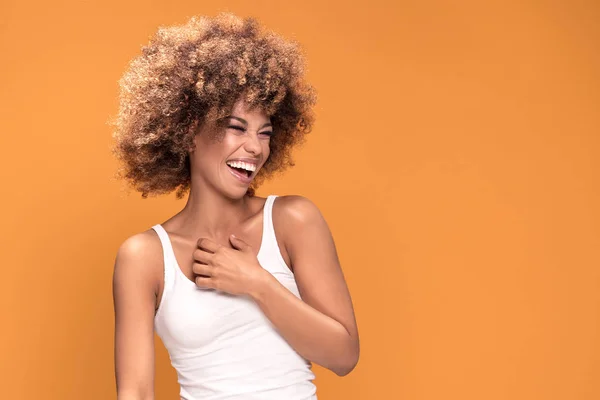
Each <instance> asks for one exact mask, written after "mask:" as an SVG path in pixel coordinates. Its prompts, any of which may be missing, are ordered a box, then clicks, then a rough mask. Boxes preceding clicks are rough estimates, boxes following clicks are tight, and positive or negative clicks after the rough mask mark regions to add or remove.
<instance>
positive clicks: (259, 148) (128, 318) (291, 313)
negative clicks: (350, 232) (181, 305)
mask: <svg viewBox="0 0 600 400" xmlns="http://www.w3.org/2000/svg"><path fill="white" fill-rule="evenodd" d="M230 115H232V116H236V117H239V118H240V119H239V120H238V119H227V120H226V121H224V122H225V124H224V125H221V126H216V125H215V126H201V127H199V128H198V133H197V134H196V137H195V138H194V149H192V150H191V151H190V156H191V157H190V161H191V180H192V183H191V191H190V195H189V197H188V201H187V203H186V205H185V207H184V208H183V209H182V210H181V211H180V212H179V213H177V214H176V215H174V216H173V217H171V218H170V219H168V220H167V221H165V222H164V223H162V226H163V227H164V228H165V230H166V231H167V232H168V234H169V237H170V239H171V243H172V246H173V251H174V253H175V256H176V258H177V261H178V264H179V266H180V268H181V269H182V272H183V273H184V275H186V276H187V278H188V279H190V280H191V281H194V282H195V283H196V284H197V285H198V286H200V287H204V288H213V289H216V290H221V291H224V292H227V293H230V294H233V295H238V296H248V297H250V298H252V299H253V300H254V301H256V303H257V304H258V305H259V306H260V308H261V310H262V311H263V313H264V314H265V316H266V317H267V318H269V320H270V321H271V322H272V323H273V325H275V327H276V328H277V329H278V331H279V332H280V334H281V335H282V336H283V337H284V339H285V340H286V341H287V342H288V343H289V344H290V346H291V347H292V348H294V350H295V351H296V352H298V353H299V354H300V355H302V356H303V357H304V358H306V359H308V360H310V361H312V362H315V363H317V364H319V365H321V366H323V367H325V368H328V369H330V370H331V371H333V372H334V373H336V374H337V375H339V376H343V375H346V374H348V373H349V372H350V371H352V370H353V369H354V367H355V366H356V364H357V362H358V358H359V338H358V330H357V325H356V320H355V316H354V310H353V307H352V301H351V298H350V293H349V291H348V288H347V285H346V282H345V280H344V276H343V273H342V270H341V267H340V263H339V259H338V256H337V252H336V249H335V244H334V241H333V238H332V235H331V232H330V230H329V227H328V225H327V223H326V221H325V219H324V218H323V216H322V214H321V213H320V212H319V209H318V208H317V207H316V206H315V205H314V204H313V203H312V202H311V201H310V200H308V199H307V198H305V197H302V196H294V195H292V196H280V197H278V198H277V199H276V200H275V202H274V204H273V224H274V229H275V234H276V237H277V242H278V245H279V250H280V252H281V255H282V257H283V259H284V261H285V262H286V264H287V265H288V266H289V268H290V269H291V271H292V272H293V273H294V277H295V280H296V284H297V286H298V289H299V292H300V295H301V297H302V300H300V299H298V298H297V297H296V296H294V295H293V294H292V293H291V292H290V291H289V290H288V289H287V288H285V287H284V286H283V285H282V284H281V283H279V281H277V279H275V278H274V277H273V275H271V274H270V273H269V272H268V271H266V270H264V269H263V268H262V267H261V266H260V264H259V262H258V260H257V258H256V256H257V253H258V249H259V247H260V242H261V239H262V219H263V215H262V214H263V213H262V210H263V206H264V202H265V200H266V199H265V198H260V197H248V196H246V195H245V194H246V190H247V185H246V184H244V183H242V182H240V181H239V180H237V179H236V178H235V177H234V176H232V175H231V173H230V171H229V167H228V166H227V165H226V163H225V161H226V160H228V159H231V158H238V157H243V158H256V160H257V162H258V168H260V167H261V166H262V165H263V164H264V162H265V161H266V160H267V158H268V156H269V141H270V136H269V134H270V133H272V132H273V128H272V127H271V126H270V120H269V118H268V116H267V115H265V114H264V113H263V112H262V111H260V110H257V109H255V110H251V109H248V108H247V107H246V104H245V103H244V102H243V101H238V102H237V103H236V104H235V106H234V108H233V110H232V112H231V114H230ZM242 121H243V122H242ZM215 129H222V130H224V135H222V137H221V139H220V140H212V139H210V135H209V133H211V132H214V130H215ZM275 134H276V132H275ZM297 232H302V234H301V235H298V234H296V233H297ZM232 235H235V237H233V236H232ZM162 264H163V261H162V246H161V243H160V240H159V238H158V236H157V235H156V232H154V231H153V230H152V229H149V230H148V231H145V232H141V233H139V234H136V235H133V236H131V237H130V238H128V239H127V240H125V241H124V242H123V244H122V245H121V246H120V248H119V251H118V253H117V257H116V261H115V269H114V275H113V296H114V306H115V373H116V380H117V395H118V399H119V400H126V399H153V398H154V389H153V388H154V315H155V312H156V309H157V307H158V305H159V304H160V300H161V297H162V291H163V284H164V282H163V268H164V266H163V265H162Z"/></svg>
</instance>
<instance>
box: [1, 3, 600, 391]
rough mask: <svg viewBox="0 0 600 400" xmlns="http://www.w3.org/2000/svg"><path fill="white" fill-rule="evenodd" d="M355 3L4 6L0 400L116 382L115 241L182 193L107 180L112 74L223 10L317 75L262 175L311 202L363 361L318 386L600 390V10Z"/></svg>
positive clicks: (162, 386)
mask: <svg viewBox="0 0 600 400" xmlns="http://www.w3.org/2000/svg"><path fill="white" fill-rule="evenodd" d="M352 4H354V5H351V3H349V2H346V1H313V0H310V1H302V2H285V3H284V2H279V1H253V2H247V1H241V0H240V1H229V2H228V5H227V7H225V6H223V3H222V2H217V1H204V2H198V1H165V2H157V1H140V0H138V1H128V2H125V3H124V4H123V5H121V4H120V2H117V1H116V0H109V1H104V2H99V1H98V2H92V1H74V0H68V1H55V2H45V1H44V2H42V1H37V2H17V1H16V0H8V1H6V0H4V1H3V2H2V3H1V4H0V59H1V60H2V62H1V63H0V79H1V82H2V83H1V90H0V132H1V135H0V148H1V149H2V158H1V161H0V162H1V163H2V166H1V174H2V175H1V179H2V183H3V190H2V200H1V201H2V210H3V215H2V229H0V235H1V243H2V263H3V271H2V272H3V273H2V281H3V284H2V290H1V291H0V296H1V297H0V300H1V301H2V305H3V310H2V311H3V312H2V318H1V321H2V328H1V329H0V335H1V336H0V346H1V347H0V352H1V353H0V354H1V355H2V356H1V361H0V368H1V369H0V380H1V382H0V383H1V384H0V397H2V398H6V399H62V400H66V399H108V398H115V385H114V372H113V353H112V352H113V324H114V322H113V308H112V307H113V306H112V294H111V277H112V268H113V263H114V257H115V255H116V250H117V248H118V246H119V245H120V243H122V241H123V240H124V239H125V238H126V237H128V236H130V235H132V234H134V233H137V232H140V231H142V230H145V229H148V228H149V227H150V226H152V225H153V224H155V223H158V222H160V221H163V220H164V219H166V218H168V217H169V216H171V215H173V214H174V213H176V212H177V211H179V210H180V208H181V207H183V204H184V202H183V201H176V200H175V198H174V195H173V196H163V197H161V198H152V199H148V200H142V199H141V198H140V196H139V195H138V194H136V193H134V192H132V193H131V194H130V195H127V194H126V193H125V192H123V191H121V189H120V188H121V184H120V183H118V182H114V181H112V180H111V177H112V174H113V172H114V170H115V168H116V164H115V161H114V160H113V159H112V158H111V155H110V154H109V146H110V143H111V136H110V135H111V131H110V128H109V126H108V125H107V124H106V122H107V121H108V118H109V117H110V116H111V115H114V113H115V112H116V110H117V105H118V104H117V94H118V86H117V80H118V78H119V77H120V75H121V74H122V73H123V71H124V69H125V67H126V65H127V62H128V61H129V60H130V59H131V58H132V57H134V56H136V55H137V54H139V51H140V47H141V46H142V45H143V44H145V43H146V42H147V40H148V37H149V36H150V35H151V34H152V33H154V32H155V30H156V29H157V27H158V26H159V25H170V24H179V23H183V22H185V21H186V20H187V19H188V18H189V17H190V16H192V15H194V14H208V15H214V14H215V13H217V12H218V11H223V10H228V11H232V12H235V13H237V14H238V15H240V16H248V15H253V16H256V17H258V18H259V19H260V20H261V21H262V22H263V23H264V24H265V25H267V26H268V27H269V28H270V29H273V30H275V31H277V32H279V33H281V34H282V35H284V36H287V37H293V38H295V39H297V40H299V41H300V42H301V43H302V44H303V46H304V48H305V50H306V54H307V59H308V69H309V70H308V78H309V79H310V80H311V82H312V83H313V84H314V85H315V87H316V88H317V89H318V92H319V104H318V106H317V123H316V125H315V129H314V131H313V132H312V133H311V136H310V138H309V140H308V142H307V144H306V145H305V146H303V147H302V148H300V149H299V150H298V151H297V153H296V154H297V155H296V161H297V165H296V167H295V168H294V169H293V170H290V171H289V172H288V173H286V174H285V175H284V176H282V177H281V178H279V179H278V180H276V181H272V182H268V183H267V184H266V185H264V186H263V187H262V188H261V189H260V190H259V191H258V194H259V195H261V196H265V195H267V194H271V193H274V194H280V195H283V194H292V193H293V194H301V195H304V196H307V197H309V198H310V199H312V200H313V201H314V202H315V203H316V204H317V205H318V206H319V207H320V208H321V210H322V212H323V214H324V215H325V217H326V219H327V220H328V222H329V224H330V227H331V230H332V232H333V234H334V237H335V240H336V244H337V247H338V252H339V256H340V259H341V263H342V267H343V269H344V272H345V275H346V278H347V281H348V284H349V286H350V290H351V293H352V296H353V301H354V306H355V311H356V315H357V321H358V325H359V331H360V337H361V358H360V361H359V364H358V366H357V367H356V369H355V370H354V371H353V372H352V373H351V374H350V375H348V376H346V377H344V378H339V377H337V376H336V375H334V374H333V373H332V372H330V371H328V370H325V369H323V368H321V367H319V366H315V368H314V370H315V372H316V374H317V379H316V384H317V387H318V392H317V393H318V395H319V399H320V400H326V399H348V400H350V399H407V400H430V399H431V400H434V399H435V400H438V399H444V400H449V399H460V400H467V399H473V400H475V399H477V400H480V399H486V400H494V399H528V400H529V399H561V400H563V399H581V400H584V399H585V400H587V399H590V400H591V399H598V398H600V269H599V267H600V209H599V204H600V189H599V183H600V180H599V178H600V174H599V173H600V161H599V156H600V153H599V152H600V138H599V134H600V118H599V109H600V108H599V107H600V51H599V47H598V45H599V43H600V24H599V23H598V21H600V5H599V4H598V3H597V2H595V1H587V2H585V1H572V2H555V1H552V2H551V1H546V2H543V1H542V2H533V1H526V2H524V1H516V0H513V1H506V0H497V1H491V2H490V1H486V2H480V1H468V2H467V1H464V2H451V1H442V0H431V1H411V2H409V1H394V2H392V1H388V2H385V1H381V0H370V1H368V2H367V1H364V2H358V3H357V2H354V3H352ZM156 343H157V345H156V349H157V352H158V358H157V377H156V393H157V396H156V397H157V399H175V398H177V394H178V387H177V383H176V375H175V372H174V370H173V369H172V368H171V366H170V364H169V360H168V355H167V353H166V351H165V350H164V348H163V347H162V343H161V342H160V341H159V340H158V339H157V342H156Z"/></svg>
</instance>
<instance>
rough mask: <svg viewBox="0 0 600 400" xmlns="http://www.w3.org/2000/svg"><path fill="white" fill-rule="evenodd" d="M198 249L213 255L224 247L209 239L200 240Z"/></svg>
mask: <svg viewBox="0 0 600 400" xmlns="http://www.w3.org/2000/svg"><path fill="white" fill-rule="evenodd" d="M197 247H198V248H200V249H202V250H207V251H210V252H211V253H216V252H217V250H218V249H219V248H220V247H222V246H221V245H220V244H218V243H216V242H213V241H212V240H210V239H208V238H200V239H198V242H197Z"/></svg>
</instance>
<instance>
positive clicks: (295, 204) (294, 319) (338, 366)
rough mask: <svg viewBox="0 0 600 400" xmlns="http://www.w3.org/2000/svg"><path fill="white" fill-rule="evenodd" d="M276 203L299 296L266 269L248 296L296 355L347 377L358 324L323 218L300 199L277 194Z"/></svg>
mask: <svg viewBox="0 0 600 400" xmlns="http://www.w3.org/2000/svg"><path fill="white" fill-rule="evenodd" d="M276 202H277V203H279V202H280V204H278V215H279V216H282V215H283V217H284V218H282V219H283V220H284V221H285V222H284V223H282V224H280V226H284V228H283V229H285V233H284V235H283V236H284V237H285V239H286V240H285V245H286V250H287V251H288V254H289V255H290V259H291V262H292V266H293V270H294V277H295V279H296V284H297V286H298V290H299V292H300V296H301V297H302V300H301V299H299V298H298V297H296V296H295V295H294V294H293V293H292V292H290V291H289V290H288V289H287V288H286V287H285V286H283V285H282V284H281V283H280V282H279V281H278V280H277V279H275V277H274V276H273V275H271V274H270V273H267V274H264V275H263V276H264V279H262V280H261V281H260V284H258V285H257V286H256V287H255V289H254V291H253V292H252V293H250V296H251V297H252V298H253V299H254V300H255V301H256V303H257V304H258V305H259V306H260V308H261V309H262V311H263V313H264V314H265V315H266V316H267V318H269V320H270V321H271V322H272V323H273V325H274V326H275V327H276V328H277V329H278V331H279V332H280V334H281V335H282V336H283V338H284V339H285V340H286V341H287V342H288V343H289V344H290V346H292V347H293V348H294V350H296V352H297V353H298V354H300V355H301V356H303V357H304V358H306V359H308V360H310V361H313V362H315V363H317V364H319V365H321V366H323V367H325V368H327V369H329V370H331V371H333V372H334V373H336V374H337V375H339V376H344V375H347V374H348V373H350V371H352V370H353V369H354V367H355V366H356V364H357V362H358V358H359V348H360V347H359V338H358V328H357V326H356V319H355V316H354V310H353V307H352V300H351V298H350V293H349V291H348V286H347V285H346V281H345V280H344V275H343V273H342V269H341V267H340V263H339V259H338V256H337V252H336V249H335V244H334V241H333V237H332V235H331V232H330V230H329V227H328V225H327V222H326V221H325V219H324V218H323V216H322V215H321V213H320V211H319V209H318V208H317V207H316V205H315V204H314V203H313V202H311V201H310V200H309V199H307V198H305V197H302V196H281V197H279V198H278V199H277V201H276Z"/></svg>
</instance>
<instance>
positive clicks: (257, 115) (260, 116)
mask: <svg viewBox="0 0 600 400" xmlns="http://www.w3.org/2000/svg"><path fill="white" fill-rule="evenodd" d="M231 115H234V116H236V117H242V118H244V119H249V118H250V119H256V120H258V121H259V122H262V121H268V120H269V116H268V115H267V113H266V112H265V111H264V109H263V108H262V107H260V106H254V107H251V106H250V105H249V104H248V103H247V102H246V101H244V100H243V99H241V100H238V101H237V102H236V103H235V104H234V105H233V108H232V109H231Z"/></svg>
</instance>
